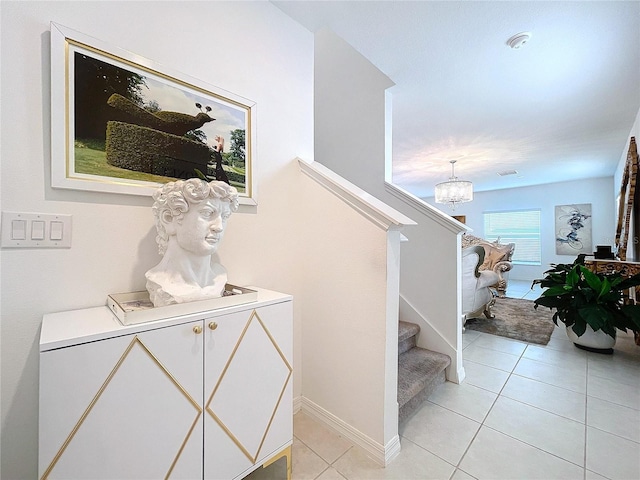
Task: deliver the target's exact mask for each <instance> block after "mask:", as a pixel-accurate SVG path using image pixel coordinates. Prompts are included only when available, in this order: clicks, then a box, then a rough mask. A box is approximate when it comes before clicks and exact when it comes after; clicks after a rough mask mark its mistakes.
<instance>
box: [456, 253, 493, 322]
mask: <svg viewBox="0 0 640 480" xmlns="http://www.w3.org/2000/svg"><path fill="white" fill-rule="evenodd" d="M484 255H485V250H484V248H483V247H481V246H480V245H473V246H470V247H466V248H463V249H462V314H463V322H462V324H463V325H464V324H465V323H466V321H467V319H468V318H476V317H479V316H480V315H481V314H483V313H484V315H485V316H486V317H487V318H493V317H494V315H493V314H492V313H491V307H492V306H493V304H494V303H495V294H494V292H493V290H492V289H491V288H489V287H491V286H492V285H495V284H496V283H497V282H498V280H499V276H498V274H497V273H496V272H494V271H493V270H482V271H480V270H479V268H480V266H481V265H482V263H483V262H484Z"/></svg>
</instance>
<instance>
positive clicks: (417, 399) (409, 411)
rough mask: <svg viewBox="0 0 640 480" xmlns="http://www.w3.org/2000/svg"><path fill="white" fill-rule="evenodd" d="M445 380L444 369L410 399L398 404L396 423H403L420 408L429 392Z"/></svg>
mask: <svg viewBox="0 0 640 480" xmlns="http://www.w3.org/2000/svg"><path fill="white" fill-rule="evenodd" d="M445 381H446V376H445V373H444V370H443V371H441V372H440V373H439V374H438V375H437V376H435V377H434V378H433V379H432V380H431V381H430V382H429V383H428V384H427V385H425V387H424V388H423V389H422V390H421V391H420V392H418V393H417V394H416V395H415V396H414V397H413V398H411V400H409V401H408V402H407V403H405V404H404V405H401V406H400V409H399V411H398V424H399V425H403V424H404V423H405V422H406V421H407V420H408V419H409V418H411V417H412V416H413V414H414V413H415V412H416V411H417V410H419V409H420V407H421V406H422V404H423V403H424V402H425V401H426V400H427V399H428V398H429V396H431V394H432V393H433V392H434V391H435V390H436V388H438V387H439V386H440V385H442V384H443V383H444V382H445Z"/></svg>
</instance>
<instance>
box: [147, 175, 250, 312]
mask: <svg viewBox="0 0 640 480" xmlns="http://www.w3.org/2000/svg"><path fill="white" fill-rule="evenodd" d="M153 199H154V204H153V207H152V211H153V215H154V218H155V223H156V229H157V232H158V235H157V237H156V241H157V242H158V251H159V253H160V255H162V256H163V257H162V260H161V261H160V263H159V264H158V265H156V266H155V267H153V268H152V269H150V270H149V271H147V273H146V274H145V277H146V279H147V284H146V287H147V291H148V292H149V298H150V300H151V302H152V303H153V305H154V306H155V307H159V306H164V305H171V304H174V303H185V302H192V301H195V300H204V299H208V298H214V297H220V296H221V295H222V294H223V292H224V287H225V284H226V283H227V271H226V270H225V269H224V267H223V266H222V265H220V264H219V263H216V262H214V261H213V258H212V255H213V254H214V253H215V252H216V251H217V249H218V245H219V243H220V241H221V240H222V235H223V233H224V230H225V227H226V226H227V219H228V218H229V216H230V215H231V213H232V212H235V211H236V210H237V209H238V192H237V190H236V189H235V188H234V187H231V186H229V185H228V184H226V183H225V182H220V181H216V180H214V181H212V182H205V181H203V180H200V179H198V178H190V179H188V180H177V181H175V182H170V183H167V184H165V185H163V186H162V187H160V188H159V189H158V190H157V191H156V192H155V193H154V194H153Z"/></svg>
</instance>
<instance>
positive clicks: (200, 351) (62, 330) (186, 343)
mask: <svg viewBox="0 0 640 480" xmlns="http://www.w3.org/2000/svg"><path fill="white" fill-rule="evenodd" d="M258 292H259V295H258V301H257V302H254V303H250V304H245V305H239V306H234V307H227V308H222V309H217V310H211V311H208V312H201V313H198V314H192V315H184V316H180V317H174V318H169V319H163V320H158V321H154V322H149V323H146V324H138V325H133V326H123V325H121V324H120V322H118V320H117V319H116V318H115V317H114V316H113V315H112V314H111V312H110V311H109V310H108V309H107V307H98V308H91V309H85V310H75V311H71V312H62V313H56V314H50V315H45V317H44V319H43V324H42V332H41V338H40V421H39V424H40V436H39V471H40V477H41V478H49V479H56V478H61V479H65V480H67V479H74V478H76V479H88V478H91V479H116V478H117V479H119V480H124V479H136V480H139V479H160V478H171V479H189V480H192V479H198V478H204V479H234V478H242V477H244V476H246V475H247V474H249V473H250V472H251V471H252V470H254V469H255V468H257V467H259V466H260V465H263V464H265V463H268V462H269V461H271V460H272V459H273V458H278V457H280V456H282V455H286V456H287V460H288V467H289V468H288V470H289V473H290V465H291V462H290V448H291V443H292V439H293V411H292V409H293V406H292V360H291V359H292V355H293V350H292V299H291V297H290V296H288V295H283V294H279V293H277V292H270V291H268V290H260V289H258Z"/></svg>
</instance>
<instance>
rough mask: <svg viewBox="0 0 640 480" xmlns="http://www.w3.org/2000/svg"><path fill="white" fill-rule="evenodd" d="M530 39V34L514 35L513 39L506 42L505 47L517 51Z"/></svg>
mask: <svg viewBox="0 0 640 480" xmlns="http://www.w3.org/2000/svg"><path fill="white" fill-rule="evenodd" d="M530 38H531V32H521V33H516V34H515V35H514V36H513V37H511V38H510V39H509V40H507V45H509V46H510V47H511V48H515V49H518V48H520V47H522V46H523V45H524V44H525V43H527V42H528V41H529V39H530Z"/></svg>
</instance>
